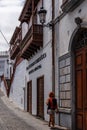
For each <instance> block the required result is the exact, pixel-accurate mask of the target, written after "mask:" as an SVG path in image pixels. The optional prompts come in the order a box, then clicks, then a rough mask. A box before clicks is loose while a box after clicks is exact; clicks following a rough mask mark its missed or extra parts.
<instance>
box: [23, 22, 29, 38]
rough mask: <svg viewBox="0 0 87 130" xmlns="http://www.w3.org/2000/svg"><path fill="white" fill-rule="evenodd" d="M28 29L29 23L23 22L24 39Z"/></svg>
mask: <svg viewBox="0 0 87 130" xmlns="http://www.w3.org/2000/svg"><path fill="white" fill-rule="evenodd" d="M27 31H28V23H26V22H23V23H22V39H23V38H24V37H25V35H26V33H27Z"/></svg>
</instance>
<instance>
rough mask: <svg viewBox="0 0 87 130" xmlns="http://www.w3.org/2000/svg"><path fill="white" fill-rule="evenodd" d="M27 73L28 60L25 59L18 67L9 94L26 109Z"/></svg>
mask: <svg viewBox="0 0 87 130" xmlns="http://www.w3.org/2000/svg"><path fill="white" fill-rule="evenodd" d="M25 74H26V60H23V61H22V62H21V63H20V64H19V65H18V66H17V68H16V71H15V75H14V80H13V83H12V85H11V90H10V96H9V97H10V99H11V100H13V101H14V102H15V103H16V104H17V105H18V106H19V107H20V108H21V109H24V88H25Z"/></svg>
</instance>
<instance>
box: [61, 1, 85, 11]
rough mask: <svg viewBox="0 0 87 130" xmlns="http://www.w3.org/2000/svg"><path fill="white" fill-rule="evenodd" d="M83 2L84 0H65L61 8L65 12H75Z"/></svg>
mask: <svg viewBox="0 0 87 130" xmlns="http://www.w3.org/2000/svg"><path fill="white" fill-rule="evenodd" d="M83 1H84V0H63V1H62V6H61V8H62V11H63V12H69V11H73V10H74V9H75V8H76V7H77V6H78V5H79V4H81V3H82V2H83Z"/></svg>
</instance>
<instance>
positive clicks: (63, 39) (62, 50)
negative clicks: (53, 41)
mask: <svg viewBox="0 0 87 130" xmlns="http://www.w3.org/2000/svg"><path fill="white" fill-rule="evenodd" d="M60 1H61V0H60ZM60 6H61V5H60ZM80 9H81V12H79V10H80ZM86 12H87V1H84V2H83V3H82V4H81V5H80V6H78V8H76V9H75V10H74V11H73V12H69V13H68V14H67V15H65V16H64V17H63V18H62V19H61V20H60V22H59V56H62V55H64V54H66V53H68V47H69V42H70V38H71V36H72V34H73V32H74V30H75V29H76V27H77V25H76V23H75V21H74V20H75V18H76V17H80V18H81V19H82V20H83V23H84V22H87V13H86ZM86 26H87V25H86Z"/></svg>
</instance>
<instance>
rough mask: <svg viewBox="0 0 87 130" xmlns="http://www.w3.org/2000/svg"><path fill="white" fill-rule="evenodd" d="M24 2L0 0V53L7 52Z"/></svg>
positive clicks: (19, 0)
mask: <svg viewBox="0 0 87 130" xmlns="http://www.w3.org/2000/svg"><path fill="white" fill-rule="evenodd" d="M24 2H25V0H0V51H7V50H8V49H9V45H8V44H7V42H6V41H5V39H4V38H3V35H2V34H1V33H3V34H4V36H5V38H6V40H7V41H8V42H9V41H10V39H11V37H12V35H13V32H14V30H15V27H16V26H18V25H19V24H20V22H19V21H18V18H19V16H20V13H21V11H22V8H23V5H24Z"/></svg>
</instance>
